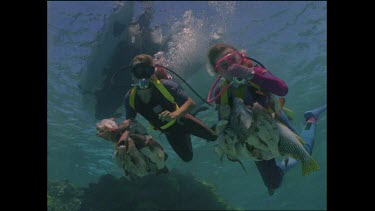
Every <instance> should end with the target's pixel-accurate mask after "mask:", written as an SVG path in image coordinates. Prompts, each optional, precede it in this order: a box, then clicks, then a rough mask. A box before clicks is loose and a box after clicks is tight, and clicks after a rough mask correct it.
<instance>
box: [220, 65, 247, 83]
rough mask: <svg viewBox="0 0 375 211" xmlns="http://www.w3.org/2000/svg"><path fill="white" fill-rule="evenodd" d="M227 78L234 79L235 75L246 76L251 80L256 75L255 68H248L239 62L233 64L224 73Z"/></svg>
mask: <svg viewBox="0 0 375 211" xmlns="http://www.w3.org/2000/svg"><path fill="white" fill-rule="evenodd" d="M223 77H224V78H225V79H230V80H231V79H232V78H233V77H237V78H244V79H246V80H250V79H252V78H253V77H254V70H253V68H252V67H251V68H248V67H245V66H242V65H239V64H233V65H231V66H230V67H229V68H228V70H227V71H226V72H225V73H224V74H223Z"/></svg>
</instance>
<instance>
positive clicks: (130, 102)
mask: <svg viewBox="0 0 375 211" xmlns="http://www.w3.org/2000/svg"><path fill="white" fill-rule="evenodd" d="M136 92H137V88H136V87H134V88H132V90H131V91H130V97H129V104H130V107H132V108H133V109H135V106H134V101H135V93H136Z"/></svg>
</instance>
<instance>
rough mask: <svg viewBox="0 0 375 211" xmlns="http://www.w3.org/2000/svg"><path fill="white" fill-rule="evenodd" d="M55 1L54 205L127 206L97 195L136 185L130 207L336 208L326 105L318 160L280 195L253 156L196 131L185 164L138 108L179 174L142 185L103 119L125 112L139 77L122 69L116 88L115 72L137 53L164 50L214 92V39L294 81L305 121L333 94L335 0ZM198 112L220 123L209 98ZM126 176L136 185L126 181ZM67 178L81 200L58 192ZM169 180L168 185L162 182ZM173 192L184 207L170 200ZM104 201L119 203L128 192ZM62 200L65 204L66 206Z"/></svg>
mask: <svg viewBox="0 0 375 211" xmlns="http://www.w3.org/2000/svg"><path fill="white" fill-rule="evenodd" d="M47 10H48V11H47V14H48V21H47V29H48V37H47V38H48V40H47V51H48V52H47V55H48V64H47V65H48V66H47V67H48V70H47V74H48V81H47V86H48V89H47V103H48V104H47V107H48V111H47V112H48V115H47V127H48V128H47V129H48V130H47V133H48V134H47V138H48V140H47V163H48V166H47V173H48V186H51V187H53V188H49V193H48V194H49V195H48V207H52V206H56V207H57V206H60V210H69V209H70V210H92V208H90V206H93V207H96V210H116V209H123V207H121V206H120V205H118V207H117V208H114V207H113V208H110V207H108V206H107V205H106V204H105V203H104V202H103V204H99V203H98V202H97V201H95V200H93V199H95V197H96V198H98V199H99V198H100V199H102V200H104V199H103V198H105V196H112V195H116V194H115V193H120V192H121V191H124V194H126V193H127V192H126V191H128V192H131V191H133V193H134V194H132V193H129V195H133V198H131V199H127V200H128V202H129V204H131V205H129V206H128V208H129V209H130V210H141V209H142V210H144V209H148V210H157V209H162V208H165V209H191V210H194V209H245V210H272V209H277V210H307V209H308V210H325V209H327V119H326V113H323V114H322V115H321V116H320V117H319V120H318V124H317V130H316V138H315V145H314V149H313V153H312V157H313V158H314V159H315V160H316V162H317V163H318V164H319V166H320V170H318V171H314V172H312V173H310V174H308V175H306V176H302V175H301V164H300V163H299V164H297V166H296V167H295V168H293V169H291V170H290V171H288V172H287V173H286V175H285V176H284V178H283V183H282V185H281V187H280V188H278V189H276V191H275V193H274V194H273V195H272V196H270V195H268V192H267V188H266V187H265V185H264V184H263V181H262V178H261V176H260V174H259V172H258V170H257V168H256V165H255V163H254V162H253V161H250V160H249V161H246V162H243V163H244V166H245V168H246V172H245V171H243V170H242V168H241V166H240V165H239V164H238V163H235V162H231V161H228V160H227V159H224V160H223V161H222V162H221V161H220V159H219V157H218V156H217V155H216V154H215V152H214V151H213V149H214V146H215V144H216V143H215V142H206V141H205V140H203V139H200V138H197V137H195V136H191V137H192V143H193V148H194V149H193V151H194V157H193V160H192V161H190V162H183V161H182V160H181V159H180V158H179V157H178V156H177V154H176V153H175V152H174V151H173V149H172V148H171V146H170V145H169V143H168V141H167V139H166V137H165V136H164V135H160V134H159V132H158V131H153V130H151V128H150V127H148V125H149V124H148V123H147V122H146V121H145V120H144V119H142V117H141V116H140V115H137V119H138V120H140V121H141V122H142V123H143V124H144V125H145V126H146V127H147V129H148V132H149V133H150V135H151V136H152V137H153V138H154V139H155V140H157V141H158V142H159V143H160V144H161V145H162V146H163V147H164V149H165V150H166V153H167V154H168V159H167V160H166V165H167V166H168V168H169V169H170V170H171V171H170V175H160V176H154V175H149V176H147V177H145V178H144V180H141V182H139V183H132V182H130V181H128V180H127V179H125V178H122V176H124V174H123V171H122V170H121V169H119V168H118V167H117V166H116V165H115V163H114V160H113V147H112V144H111V143H110V142H107V141H104V140H103V139H101V138H99V137H97V136H96V135H95V134H96V128H95V125H96V123H97V122H99V121H100V120H101V119H104V118H110V117H116V118H117V119H116V121H117V122H119V121H122V120H124V118H125V117H124V115H125V111H124V108H123V99H124V96H125V93H126V92H127V91H128V90H129V88H130V83H131V82H130V76H129V75H127V74H126V73H122V74H119V75H118V79H119V83H120V84H124V86H122V87H121V86H120V87H115V86H112V85H111V84H110V79H111V76H112V75H113V74H114V73H115V72H116V71H118V70H119V69H120V68H122V67H123V66H125V65H127V64H129V63H130V61H131V59H132V58H133V57H134V56H135V55H137V54H141V53H146V54H150V55H153V56H155V57H158V58H161V59H162V60H163V64H164V65H165V66H166V67H168V68H170V69H172V70H174V71H175V72H177V73H178V74H179V75H181V76H182V77H183V79H184V80H186V81H187V82H188V83H189V85H190V86H191V87H193V88H194V90H195V91H197V92H198V93H199V95H200V96H202V97H203V98H204V99H205V98H206V96H207V94H208V92H209V89H210V87H211V85H212V84H213V82H214V80H215V76H213V75H212V73H211V72H210V70H209V68H208V59H207V53H208V50H209V48H210V47H211V46H212V45H213V44H215V43H227V44H231V45H233V46H235V47H237V48H238V49H243V50H245V51H246V53H247V55H249V56H250V57H252V58H254V59H256V60H257V61H259V62H261V63H262V64H263V65H264V66H265V67H266V68H267V69H268V70H270V71H271V72H272V73H273V74H274V75H276V76H277V77H279V78H281V79H282V80H284V81H285V82H286V84H287V85H288V88H289V91H288V94H287V95H286V97H285V98H286V107H288V108H290V109H292V110H293V111H294V113H295V120H294V124H295V126H296V127H297V129H298V130H299V131H301V130H302V128H303V126H304V117H303V113H304V112H305V111H306V110H309V109H313V108H315V107H318V106H321V105H324V104H326V102H327V100H326V98H327V54H326V53H327V3H326V2H325V1H238V2H236V1H228V2H226V1H152V2H151V1H129V2H127V1H76V2H75V1H61V2H60V1H48V2H47ZM134 23H138V24H134ZM157 52H159V53H158V54H157V55H155V54H156V53H157ZM172 76H173V79H175V80H176V81H178V82H181V80H180V79H178V78H177V77H174V75H173V74H172ZM181 86H182V87H183V88H184V90H185V91H187V93H188V94H189V96H190V97H191V98H193V99H194V100H195V101H196V103H197V106H200V105H202V104H204V103H203V102H202V101H201V100H200V99H199V98H198V97H197V96H196V95H195V94H194V93H193V92H192V91H191V90H190V89H189V88H188V87H187V86H186V85H185V84H183V83H182V85H181ZM197 117H198V118H199V119H201V120H202V121H203V122H204V123H206V124H207V125H208V126H212V125H214V124H215V123H216V122H217V111H215V109H214V107H208V109H207V110H203V111H201V112H199V113H198V114H197ZM59 181H69V182H70V183H72V184H74V185H75V186H77V187H78V186H79V187H84V188H89V189H88V190H89V191H88V190H85V191H83V192H85V194H84V196H83V195H82V193H83V192H82V191H81V192H80V191H75V189H73V188H72V187H71V186H70V185H66V184H65V185H61V184H58V182H59ZM155 183H157V184H159V186H158V185H157V184H155ZM119 184H122V185H124V186H127V188H124V189H121V188H119V187H120V186H119ZM62 187H64V188H65V190H71V192H72V193H73V192H74V194H73V195H75V196H78V195H79V196H80V197H81V198H80V199H79V200H78V199H76V198H75V199H74V200H73V199H72V200H71V201H64V200H57V199H56V198H55V199H52V198H53V197H54V196H55V197H56V196H57V195H58V194H57V195H56V193H58V188H62ZM104 187H105V188H104ZM112 187H113V188H112ZM163 187H166V188H168V189H166V190H165V191H164V192H163V191H162V189H163ZM189 187H191V188H190V190H189ZM147 188H149V189H147ZM135 189H137V190H136V191H135ZM138 189H142V191H143V192H149V194H150V195H152V196H155V195H157V197H156V196H155V197H151V196H149V195H145V194H146V193H143V192H141V190H138ZM73 190H74V191H73ZM112 190H113V191H112ZM156 190H159V191H156ZM167 190H168V191H167ZM50 191H51V192H50ZM100 191H102V192H100ZM138 191H139V192H138ZM184 191H185V192H189V191H190V192H189V195H188V196H186V195H184V196H182V195H181V197H178V196H179V194H180V193H181V192H184ZM54 194H55V195H54ZM204 194H207V195H204ZM60 196H61V195H60ZM173 196H176V197H173ZM145 197H147V198H152V200H158V201H159V202H160V203H156V202H153V201H152V200H151V201H148V202H143V204H142V203H141V202H142V198H145ZM158 197H159V198H158ZM172 198H176V200H178V202H175V203H177V204H186V206H180V207H179V206H177V205H176V206H173V205H171V204H168V203H167V202H165V203H164V202H163V203H164V204H163V203H162V201H168V199H171V200H170V201H172ZM192 198H194V199H192ZM111 199H112V200H116V201H111ZM105 200H106V201H108V204H112V205H113V206H114V204H118V203H119V201H121V198H116V197H108V198H107V199H105ZM136 201H138V202H139V203H138V202H137V203H136ZM58 203H59V204H64V203H65V205H64V206H65V208H61V207H64V206H63V205H57V204H58ZM124 203H125V202H124ZM205 203H206V205H205ZM207 204H210V206H208V205H207ZM211 205H212V206H211ZM69 207H70V208H69ZM72 207H74V208H72ZM125 207H126V206H125Z"/></svg>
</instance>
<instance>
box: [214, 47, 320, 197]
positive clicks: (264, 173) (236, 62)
mask: <svg viewBox="0 0 375 211" xmlns="http://www.w3.org/2000/svg"><path fill="white" fill-rule="evenodd" d="M208 59H209V63H210V65H211V68H212V69H213V71H214V73H215V74H216V75H218V78H217V79H216V81H215V83H214V84H213V86H212V87H211V90H210V91H209V94H208V96H207V102H213V101H215V103H216V107H217V110H218V117H219V121H220V120H225V119H226V120H227V119H228V118H229V115H230V109H231V104H232V100H233V98H234V97H239V98H241V99H243V100H244V103H245V104H246V105H250V106H252V105H253V104H254V103H255V102H258V103H259V104H261V105H262V106H263V107H264V108H266V109H267V110H268V111H269V112H270V113H271V114H272V113H273V116H274V118H276V119H277V120H279V121H280V122H282V123H283V124H285V125H286V126H287V127H288V128H289V129H291V130H292V131H293V132H294V133H296V134H299V133H298V131H297V130H296V128H295V127H294V125H293V124H292V123H291V120H293V113H292V111H290V110H289V109H287V108H285V107H284V106H283V105H284V103H285V99H284V98H282V96H285V95H286V94H287V93H288V86H287V85H286V83H285V82H284V81H282V80H281V79H279V78H278V77H276V76H274V75H273V74H272V73H271V72H270V71H268V70H267V69H266V68H265V67H264V66H263V65H262V64H261V63H260V62H258V61H256V60H254V59H252V58H249V57H248V56H247V55H246V54H245V53H244V52H242V51H238V50H237V49H236V48H235V47H233V46H231V45H228V44H216V45H214V46H212V47H211V48H210V50H209V52H208ZM252 61H254V62H256V63H258V64H259V65H258V64H256V65H254V64H253V62H252ZM222 77H223V78H224V79H225V81H224V82H223V83H222V84H221V85H220V86H219V87H217V88H216V89H215V86H216V84H217V83H218V82H219V80H220V79H221V78H222ZM214 89H215V91H214V93H215V94H214V95H215V96H214V97H213V98H211V95H212V92H213V90H214ZM279 96H280V97H279ZM275 107H276V108H275ZM277 107H278V108H280V109H278V108H277ZM325 109H326V106H322V107H319V108H317V109H314V110H311V111H306V112H305V113H304V116H305V119H306V122H305V127H304V129H303V131H302V132H301V133H300V137H301V138H302V139H303V140H304V141H305V142H306V144H305V145H304V147H305V148H306V150H307V151H308V152H309V154H311V153H312V148H313V145H314V139H315V129H316V122H317V119H318V117H319V114H320V113H321V112H323V111H325ZM255 164H256V166H257V168H258V171H259V173H260V175H261V177H262V179H263V182H264V184H265V186H266V187H267V188H268V193H269V195H272V194H273V193H274V190H275V189H277V188H278V187H279V186H280V184H281V182H282V178H283V175H284V174H285V172H286V170H287V169H290V168H291V167H293V166H295V164H296V160H295V159H293V158H286V159H285V160H283V161H282V162H280V163H276V160H275V159H274V158H273V159H270V160H261V161H255Z"/></svg>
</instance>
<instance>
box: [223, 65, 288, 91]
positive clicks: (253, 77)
mask: <svg viewBox="0 0 375 211" xmlns="http://www.w3.org/2000/svg"><path fill="white" fill-rule="evenodd" d="M225 77H226V78H230V79H231V78H232V77H237V78H244V79H246V80H248V81H250V82H252V83H255V84H256V85H259V86H260V87H261V88H262V89H264V90H266V91H268V92H271V93H273V94H275V95H278V96H285V95H286V94H287V93H288V86H287V85H286V83H285V82H284V81H283V80H281V79H279V78H277V77H276V76H274V75H272V73H271V72H269V71H268V70H266V69H264V68H263V67H260V66H256V67H250V68H248V67H245V66H243V65H239V64H234V65H232V66H231V67H230V68H229V69H228V71H227V72H226V73H225Z"/></svg>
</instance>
